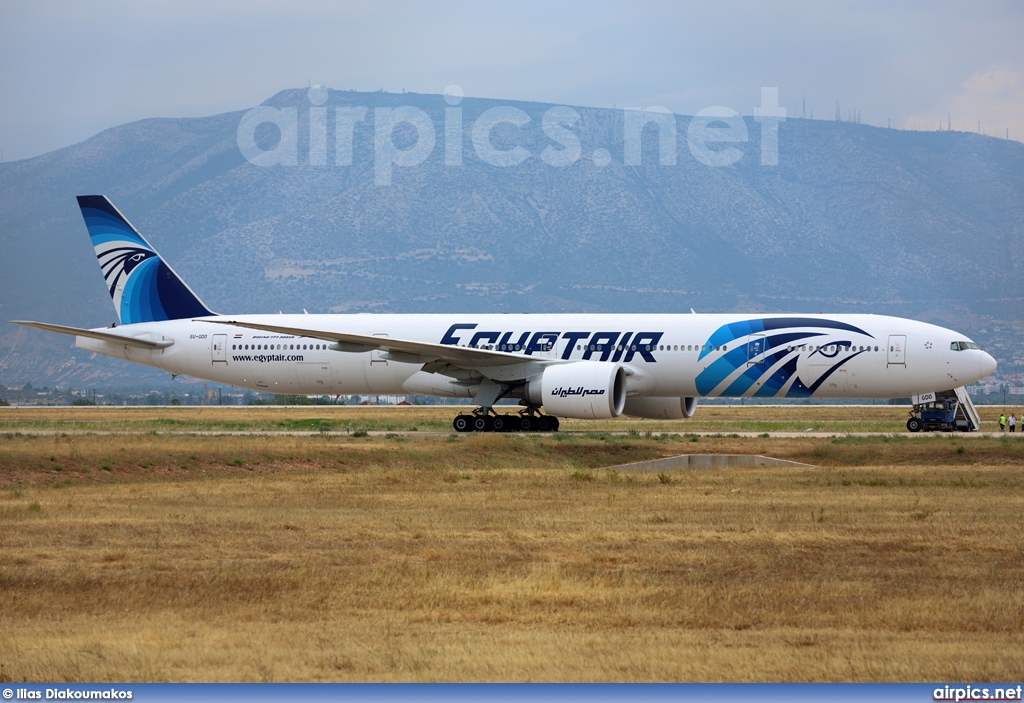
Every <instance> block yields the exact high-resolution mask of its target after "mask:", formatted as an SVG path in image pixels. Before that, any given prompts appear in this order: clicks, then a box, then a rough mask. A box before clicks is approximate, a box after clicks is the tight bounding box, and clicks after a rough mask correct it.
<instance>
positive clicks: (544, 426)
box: [537, 415, 552, 432]
mask: <svg viewBox="0 0 1024 703" xmlns="http://www.w3.org/2000/svg"><path fill="white" fill-rule="evenodd" d="M551 429H552V428H551V418H550V417H548V416H547V415H541V416H540V417H538V418H537V431H538V432H550V431H551Z"/></svg>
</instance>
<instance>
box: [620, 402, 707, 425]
mask: <svg viewBox="0 0 1024 703" xmlns="http://www.w3.org/2000/svg"><path fill="white" fill-rule="evenodd" d="M622 412H623V413H624V414H625V415H629V416H630V417H646V418H649V419H651V420H682V419H684V418H688V417H693V414H694V413H695V412H697V399H696V398H630V399H629V400H627V401H626V406H625V408H623V410H622Z"/></svg>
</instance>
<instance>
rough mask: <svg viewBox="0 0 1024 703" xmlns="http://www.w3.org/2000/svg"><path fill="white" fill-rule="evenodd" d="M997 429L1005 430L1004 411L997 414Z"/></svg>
mask: <svg viewBox="0 0 1024 703" xmlns="http://www.w3.org/2000/svg"><path fill="white" fill-rule="evenodd" d="M999 431H1000V432H1006V413H1003V414H1002V415H1000V416H999Z"/></svg>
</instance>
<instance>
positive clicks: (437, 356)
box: [193, 319, 555, 369]
mask: <svg viewBox="0 0 1024 703" xmlns="http://www.w3.org/2000/svg"><path fill="white" fill-rule="evenodd" d="M193 322H207V323H209V324H214V325H233V326H235V327H247V328H248V329H253V330H262V331H264V332H276V333H277V334H291V335H295V336H297V337H311V338H313V339H322V340H324V341H326V342H334V343H335V346H333V347H332V348H333V349H335V351H343V352H356V353H358V352H368V351H371V350H374V349H380V350H383V351H385V352H387V357H386V358H388V359H389V360H391V361H399V362H404V363H409V364H430V363H434V362H439V363H442V364H451V365H453V366H459V367H462V368H469V369H472V368H481V367H489V366H508V365H509V364H521V363H523V362H530V361H536V362H542V363H551V362H553V361H555V360H554V359H550V358H546V357H539V358H533V357H530V356H523V355H522V354H514V353H512V352H502V351H493V350H490V349H473V348H470V347H457V346H454V345H451V344H434V343H431V342H417V341H413V340H408V339H396V338H394V337H372V336H369V335H365V334H350V333H348V332H335V331H329V330H315V329H310V328H308V327H283V326H280V325H265V324H261V323H256V322H244V321H241V320H222V319H218V320H209V319H195V320H193Z"/></svg>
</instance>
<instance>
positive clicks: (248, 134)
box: [236, 85, 786, 186]
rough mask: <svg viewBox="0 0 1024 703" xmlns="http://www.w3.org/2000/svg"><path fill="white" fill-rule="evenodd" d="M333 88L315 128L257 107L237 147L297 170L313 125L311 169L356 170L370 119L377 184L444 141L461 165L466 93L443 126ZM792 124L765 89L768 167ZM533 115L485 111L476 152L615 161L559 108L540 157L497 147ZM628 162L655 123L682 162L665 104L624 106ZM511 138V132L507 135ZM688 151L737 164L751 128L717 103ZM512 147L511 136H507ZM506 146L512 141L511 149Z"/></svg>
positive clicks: (449, 105) (762, 114)
mask: <svg viewBox="0 0 1024 703" xmlns="http://www.w3.org/2000/svg"><path fill="white" fill-rule="evenodd" d="M328 95H329V93H328V90H327V88H325V87H324V86H319V85H318V86H313V87H312V88H310V89H309V91H308V92H307V98H308V100H309V109H308V114H309V120H308V125H300V120H299V109H298V108H297V107H269V106H260V107H255V108H253V109H251V110H249V111H247V112H246V113H245V114H244V115H243V116H242V119H241V121H240V122H239V123H238V130H237V132H236V138H237V142H238V149H239V151H241V152H242V155H243V156H244V157H245V158H246V160H248V161H249V162H250V163H252V164H254V165H256V166H263V167H271V166H298V165H299V129H300V126H301V127H302V128H303V129H308V135H309V149H308V165H310V166H328V165H334V166H351V165H352V162H353V151H354V145H355V141H356V140H355V137H356V126H357V125H358V124H360V123H366V122H367V121H368V120H372V123H373V124H372V127H373V130H372V132H373V180H374V183H375V184H377V185H379V186H388V185H391V180H392V176H393V174H394V172H395V169H396V168H413V167H415V166H419V165H420V164H422V163H423V162H424V161H426V160H427V159H428V158H430V156H431V154H433V153H434V151H435V148H436V147H437V146H438V134H440V135H441V140H442V146H441V148H442V149H443V151H444V164H445V166H452V167H457V166H462V162H463V153H464V147H465V139H466V131H467V130H466V124H465V118H464V116H463V109H462V107H461V103H462V100H463V98H464V93H463V91H462V88H460V87H459V86H457V85H452V86H448V88H446V89H445V91H444V100H445V103H446V105H445V108H444V120H443V121H444V124H443V125H441V126H440V129H438V126H437V125H435V124H434V120H433V119H432V118H431V116H430V115H428V114H427V112H426V111H424V110H422V109H421V108H418V107H415V106H412V105H403V106H400V107H377V108H374V109H373V112H372V115H371V113H370V110H369V108H367V107H362V106H344V107H326V106H325V103H326V102H327V99H328ZM785 119H786V109H785V108H784V107H780V106H779V89H778V88H761V105H760V106H759V107H757V108H755V110H754V121H755V122H757V123H758V124H759V126H760V144H761V146H760V160H761V165H762V166H777V165H778V163H779V123H780V122H782V121H784V120H785ZM532 120H533V118H531V117H530V115H529V114H527V113H526V111H525V110H522V109H520V108H518V107H512V106H509V105H501V106H498V107H492V108H490V109H488V110H485V111H484V112H483V113H481V114H480V115H479V116H478V117H477V118H476V119H475V120H474V121H473V122H472V124H471V125H469V138H470V141H471V143H472V147H473V151H474V153H475V154H476V156H477V157H478V158H479V159H480V160H481V161H483V162H484V163H486V164H489V165H491V166H495V167H497V168H506V169H507V168H512V167H515V166H519V165H520V164H522V163H524V162H525V161H527V160H528V159H531V158H534V157H536V158H539V159H540V160H541V161H543V162H544V163H545V164H547V165H548V166H551V167H553V168H566V167H568V166H572V165H573V164H575V163H576V162H578V161H579V160H580V159H581V158H586V157H589V158H590V159H591V160H592V162H593V163H594V165H595V166H598V167H601V168H603V167H605V166H607V165H609V164H610V163H611V162H612V153H611V151H610V150H609V149H606V148H597V149H594V150H593V151H592V152H590V153H589V154H586V155H585V154H584V153H583V145H582V141H581V139H580V134H579V130H580V125H581V122H582V118H581V117H580V114H579V113H578V112H577V111H576V110H573V109H572V108H570V107H565V106H562V105H558V106H555V107H551V108H549V109H548V110H546V111H545V112H544V114H543V115H542V116H541V118H540V126H541V130H542V131H543V133H544V136H545V137H546V139H547V140H549V141H550V143H549V144H547V145H545V146H544V148H543V149H541V150H539V152H538V153H533V152H531V151H530V150H529V149H527V148H525V147H524V146H522V145H521V144H517V145H514V146H510V147H509V148H498V147H497V146H495V144H494V139H493V132H494V131H495V130H496V129H497V128H498V127H499V125H506V126H505V127H503V129H505V130H508V129H519V130H522V129H524V128H527V127H528V126H529V125H530V123H531V122H532ZM329 123H330V124H331V125H332V126H333V132H334V153H333V154H332V155H329V154H328V138H327V135H328V124H329ZM621 124H622V132H621V137H622V142H621V146H622V163H623V164H624V165H626V166H640V165H642V162H643V156H642V135H643V134H644V131H645V129H646V128H647V127H648V126H649V125H653V127H654V129H655V130H656V132H657V145H658V164H659V165H661V166H675V165H676V154H677V152H678V150H677V146H678V140H679V136H680V129H679V124H678V121H677V118H676V115H674V114H673V113H672V112H670V111H669V110H667V109H665V108H663V107H646V108H625V109H624V110H622V120H621ZM268 125H269V126H270V129H271V130H272V129H273V128H276V131H277V133H278V138H277V140H276V143H275V144H273V145H272V146H268V145H267V144H265V143H263V140H261V139H258V138H257V134H258V131H259V130H261V129H266V128H267V126H268ZM399 128H404V129H405V130H406V132H407V133H408V134H411V133H414V134H415V138H414V139H413V140H412V141H411V143H410V144H407V143H406V142H408V141H409V140H407V139H403V140H402V145H401V146H400V145H399V144H396V142H395V130H396V129H399ZM506 134H507V132H506ZM684 137H685V139H686V145H687V147H689V150H690V153H691V154H692V155H693V157H694V158H695V159H696V160H697V161H698V162H700V163H702V164H704V165H705V166H711V167H719V168H720V167H724V166H730V165H732V164H734V163H736V162H737V161H739V160H740V159H741V158H743V155H744V151H743V149H742V148H740V146H739V145H743V144H745V143H747V142H748V141H749V133H748V129H747V123H746V121H745V120H744V119H743V117H742V115H740V113H738V112H736V111H735V110H733V109H731V108H728V107H723V106H715V107H708V108H705V109H703V110H701V111H700V112H698V113H697V114H696V115H694V116H693V117H692V118H691V119H690V120H689V123H688V124H687V125H686V130H685V135H684ZM503 141H507V140H503ZM506 146H507V145H506Z"/></svg>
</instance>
